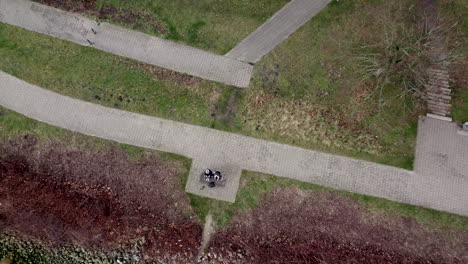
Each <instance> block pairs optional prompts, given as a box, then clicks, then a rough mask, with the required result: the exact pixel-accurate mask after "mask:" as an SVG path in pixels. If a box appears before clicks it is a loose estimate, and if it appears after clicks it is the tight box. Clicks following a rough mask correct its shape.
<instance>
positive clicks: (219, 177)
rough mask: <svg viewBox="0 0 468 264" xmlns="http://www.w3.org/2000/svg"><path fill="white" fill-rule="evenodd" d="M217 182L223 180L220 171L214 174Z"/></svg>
mask: <svg viewBox="0 0 468 264" xmlns="http://www.w3.org/2000/svg"><path fill="white" fill-rule="evenodd" d="M214 179H215V181H221V180H222V179H223V175H221V172H220V171H216V172H215V174H214Z"/></svg>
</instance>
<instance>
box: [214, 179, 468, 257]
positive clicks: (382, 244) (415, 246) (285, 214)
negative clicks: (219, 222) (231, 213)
mask: <svg viewBox="0 0 468 264" xmlns="http://www.w3.org/2000/svg"><path fill="white" fill-rule="evenodd" d="M467 241H468V231H467V230H461V231H460V232H457V233H455V232H448V231H447V232H445V233H443V232H439V231H431V230H428V229H427V228H425V227H424V226H422V225H420V224H418V223H417V222H416V221H415V220H414V219H411V218H404V217H390V216H382V215H377V214H372V213H369V212H366V211H365V210H364V209H362V208H361V207H360V206H359V205H358V204H357V203H356V202H354V201H351V200H350V199H349V198H345V197H343V196H340V195H338V194H333V193H327V192H323V193H320V192H313V193H307V192H304V191H302V190H300V189H296V188H289V189H278V190H276V191H274V192H273V193H272V194H271V195H269V197H268V198H267V199H266V200H264V201H263V202H262V203H261V205H260V206H259V208H257V209H255V210H253V211H252V212H244V213H241V214H239V215H237V216H236V217H235V219H234V220H233V222H232V224H231V225H230V226H229V227H227V228H226V229H224V230H223V231H221V232H219V233H218V234H216V235H215V236H214V238H213V239H212V242H211V247H210V250H211V251H212V252H217V253H218V255H222V256H229V255H232V254H230V253H229V252H236V254H235V256H234V257H235V258H237V259H239V258H241V259H244V260H246V262H248V263H466V261H468V256H467V254H466V248H467V246H468V244H467Z"/></svg>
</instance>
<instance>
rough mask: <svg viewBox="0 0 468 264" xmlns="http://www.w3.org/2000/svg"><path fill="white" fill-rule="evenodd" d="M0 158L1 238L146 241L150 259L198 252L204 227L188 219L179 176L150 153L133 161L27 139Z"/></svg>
mask: <svg viewBox="0 0 468 264" xmlns="http://www.w3.org/2000/svg"><path fill="white" fill-rule="evenodd" d="M0 154H1V155H0V157H2V156H3V157H2V158H1V159H0V233H1V232H5V231H14V232H18V233H21V234H24V235H29V236H33V237H36V238H41V239H45V240H47V241H50V242H52V243H55V244H65V243H74V244H78V245H82V246H86V247H97V248H101V249H110V248H113V247H115V246H116V245H117V244H119V243H122V244H125V243H126V242H127V241H128V240H129V239H134V238H143V237H144V238H145V241H146V243H145V244H144V254H147V255H150V256H157V255H159V254H161V255H163V254H176V253H188V254H190V255H195V254H196V252H197V250H198V246H199V243H200V237H201V227H200V226H199V224H198V223H197V222H196V221H195V220H194V219H192V218H190V217H187V216H186V213H187V212H188V210H189V204H188V199H187V197H186V195H185V194H184V192H183V190H182V189H181V188H180V186H178V185H179V182H178V177H177V174H176V171H175V169H171V168H167V167H166V166H164V165H163V164H162V163H161V161H160V159H159V158H158V157H157V156H155V155H148V156H147V157H145V158H144V159H142V160H141V161H131V160H129V159H128V157H127V156H126V155H125V153H123V152H122V151H121V150H119V149H116V148H109V149H105V150H103V151H101V152H100V153H96V152H85V151H83V150H79V149H74V150H70V149H67V148H66V147H64V146H63V145H61V144H59V143H54V144H49V145H47V146H41V147H39V146H37V145H36V143H35V141H34V139H31V138H29V137H28V138H26V139H23V140H20V141H15V142H9V143H7V144H4V145H1V146H0ZM176 204H177V205H176ZM180 245H183V247H180Z"/></svg>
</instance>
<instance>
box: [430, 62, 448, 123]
mask: <svg viewBox="0 0 468 264" xmlns="http://www.w3.org/2000/svg"><path fill="white" fill-rule="evenodd" d="M427 74H428V76H429V78H428V83H427V84H426V101H427V111H428V113H429V114H432V115H436V116H441V117H446V118H450V111H451V106H452V105H451V99H452V97H451V93H452V90H451V89H450V86H449V74H448V71H447V70H445V69H437V68H429V69H428V70H427Z"/></svg>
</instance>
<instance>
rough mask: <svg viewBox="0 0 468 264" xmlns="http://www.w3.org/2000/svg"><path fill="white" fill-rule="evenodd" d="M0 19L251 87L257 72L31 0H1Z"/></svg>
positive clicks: (168, 67)
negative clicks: (254, 74) (252, 77)
mask: <svg viewBox="0 0 468 264" xmlns="http://www.w3.org/2000/svg"><path fill="white" fill-rule="evenodd" d="M0 22H3V23H8V24H11V25H14V26H18V27H22V28H25V29H28V30H31V31H35V32H39V33H42V34H46V35H49V36H53V37H56V38H59V39H63V40H68V41H71V42H74V43H77V44H80V45H83V46H90V47H93V48H96V49H99V50H103V51H106V52H109V53H112V54H116V55H119V56H123V57H128V58H132V59H135V60H138V61H142V62H145V63H148V64H152V65H156V66H158V67H162V68H166V69H170V70H174V71H177V72H182V73H187V74H190V75H193V76H197V77H200V78H203V79H207V80H213V81H217V82H221V83H225V84H229V85H234V86H237V87H244V88H245V87H248V86H249V83H250V78H251V75H252V71H253V66H252V65H250V64H248V63H244V62H240V61H237V60H234V59H230V58H228V57H225V56H221V55H217V54H214V53H210V52H207V51H203V50H200V49H196V48H193V47H189V46H185V45H181V44H178V43H175V42H172V41H168V40H164V39H160V38H157V37H153V36H150V35H147V34H143V33H140V32H136V31H132V30H128V29H125V28H122V27H118V26H115V25H111V24H108V23H98V22H96V21H94V20H91V19H88V18H85V17H82V16H80V15H77V14H73V13H70V12H65V11H62V10H59V9H56V8H53V7H49V6H46V5H41V4H38V3H34V2H31V1H25V0H0ZM93 30H94V32H93ZM95 32H96V33H95Z"/></svg>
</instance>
